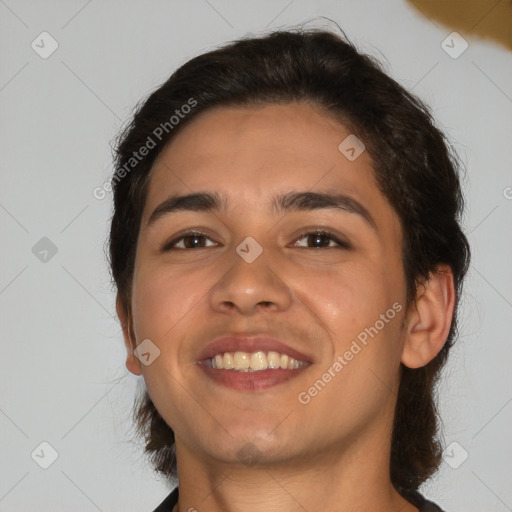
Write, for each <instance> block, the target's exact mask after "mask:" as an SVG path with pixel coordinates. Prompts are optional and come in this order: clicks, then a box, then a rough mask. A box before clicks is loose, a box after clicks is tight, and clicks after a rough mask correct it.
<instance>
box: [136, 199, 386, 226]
mask: <svg viewBox="0 0 512 512" xmlns="http://www.w3.org/2000/svg"><path fill="white" fill-rule="evenodd" d="M226 204H227V201H226V199H225V197H224V196H222V195H220V194H218V193H216V192H199V193H194V194H188V195H175V196H170V197H168V198H167V199H166V200H165V201H164V202H163V203H161V204H160V205H158V206H157V207H156V208H155V210H154V211H153V213H152V214H151V216H150V217H149V219H148V221H147V223H146V228H148V227H150V226H151V225H152V224H154V223H155V222H156V221H157V220H159V219H161V218H162V217H167V216H169V215H171V214H173V213H175V212H178V211H189V212H218V211H220V210H222V209H224V210H225V208H226ZM272 206H273V208H274V211H275V212H276V213H282V212H290V211H311V210H322V209H338V210H343V211H346V212H348V213H353V214H356V215H359V216H360V217H361V218H362V219H364V220H365V221H366V222H367V223H368V224H369V225H370V226H371V227H372V228H373V229H375V230H376V229H377V225H376V223H375V220H374V219H373V217H372V216H371V215H370V212H369V211H368V210H367V209H366V208H365V207H364V206H363V205H362V204H361V203H360V202H359V201H357V200H356V199H354V198H352V197H350V196H347V195H345V194H328V193H317V192H289V193H287V194H284V195H280V196H276V197H274V199H273V201H272Z"/></svg>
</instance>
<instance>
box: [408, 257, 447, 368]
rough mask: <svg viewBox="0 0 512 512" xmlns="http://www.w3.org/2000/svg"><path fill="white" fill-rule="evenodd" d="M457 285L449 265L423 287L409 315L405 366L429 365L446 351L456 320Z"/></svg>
mask: <svg viewBox="0 0 512 512" xmlns="http://www.w3.org/2000/svg"><path fill="white" fill-rule="evenodd" d="M454 308H455V283H454V278H453V272H452V270H451V268H450V267H449V266H448V265H444V264H443V265H438V266H437V268H436V270H435V271H434V272H433V273H432V274H431V276H430V279H428V280H427V281H425V282H424V283H422V284H421V285H420V286H419V288H418V292H417V296H416V301H415V303H413V304H412V305H411V307H410V310H409V312H408V313H407V320H406V325H407V332H406V340H405V344H404V348H403V351H402V359H401V361H402V363H403V364H404V365H405V366H407V367H409V368H421V367H422V366H425V365H426V364H428V363H429V362H430V361H432V359H434V358H435V357H436V355H437V354H438V353H439V352H440V351H441V349H442V348H443V346H444V344H445V342H446V339H447V337H448V334H449V332H450V327H451V323H452V319H453V313H454Z"/></svg>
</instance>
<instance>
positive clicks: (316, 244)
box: [298, 231, 350, 249]
mask: <svg viewBox="0 0 512 512" xmlns="http://www.w3.org/2000/svg"><path fill="white" fill-rule="evenodd" d="M303 239H306V243H307V244H308V246H307V247H306V248H307V249H322V248H328V249H330V248H336V247H338V248H344V249H349V248H350V246H349V244H347V243H346V242H342V241H341V240H339V239H338V238H336V237H335V236H334V235H333V234H332V233H329V232H327V231H318V232H311V233H304V234H303V235H301V236H300V238H298V240H303ZM332 242H334V244H335V245H331V243H332ZM309 244H312V246H310V245H309Z"/></svg>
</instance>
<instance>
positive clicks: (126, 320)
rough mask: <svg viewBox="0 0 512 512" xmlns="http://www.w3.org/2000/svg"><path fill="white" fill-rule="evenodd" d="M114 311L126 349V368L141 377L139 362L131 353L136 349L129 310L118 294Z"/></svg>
mask: <svg viewBox="0 0 512 512" xmlns="http://www.w3.org/2000/svg"><path fill="white" fill-rule="evenodd" d="M116 311H117V316H118V317H119V321H120V322H121V327H122V329H123V337H124V345H125V347H126V368H127V369H128V371H130V372H131V373H133V374H134V375H142V370H141V366H140V361H139V360H138V359H137V357H136V356H135V354H134V353H133V351H134V350H135V349H136V348H137V343H136V340H135V333H134V331H133V322H132V318H131V312H130V309H129V308H128V307H127V306H126V305H125V304H124V301H123V300H122V299H121V297H120V295H119V293H118V294H117V298H116Z"/></svg>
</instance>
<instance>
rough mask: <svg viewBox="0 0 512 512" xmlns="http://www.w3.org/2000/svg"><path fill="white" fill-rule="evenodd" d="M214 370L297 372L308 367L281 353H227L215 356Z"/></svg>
mask: <svg viewBox="0 0 512 512" xmlns="http://www.w3.org/2000/svg"><path fill="white" fill-rule="evenodd" d="M210 361H211V363H212V368H216V369H221V370H222V369H223V370H241V371H246V372H250V371H260V370H266V369H267V368H273V369H277V368H283V369H285V370H295V369H296V368H302V367H303V366H306V364H307V363H306V362H305V361H298V360H297V359H294V358H293V357H290V356H288V355H287V354H280V353H279V352H274V351H270V352H263V351H259V352H252V353H251V352H225V353H224V354H215V355H214V356H213V357H212V358H211V359H210Z"/></svg>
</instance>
